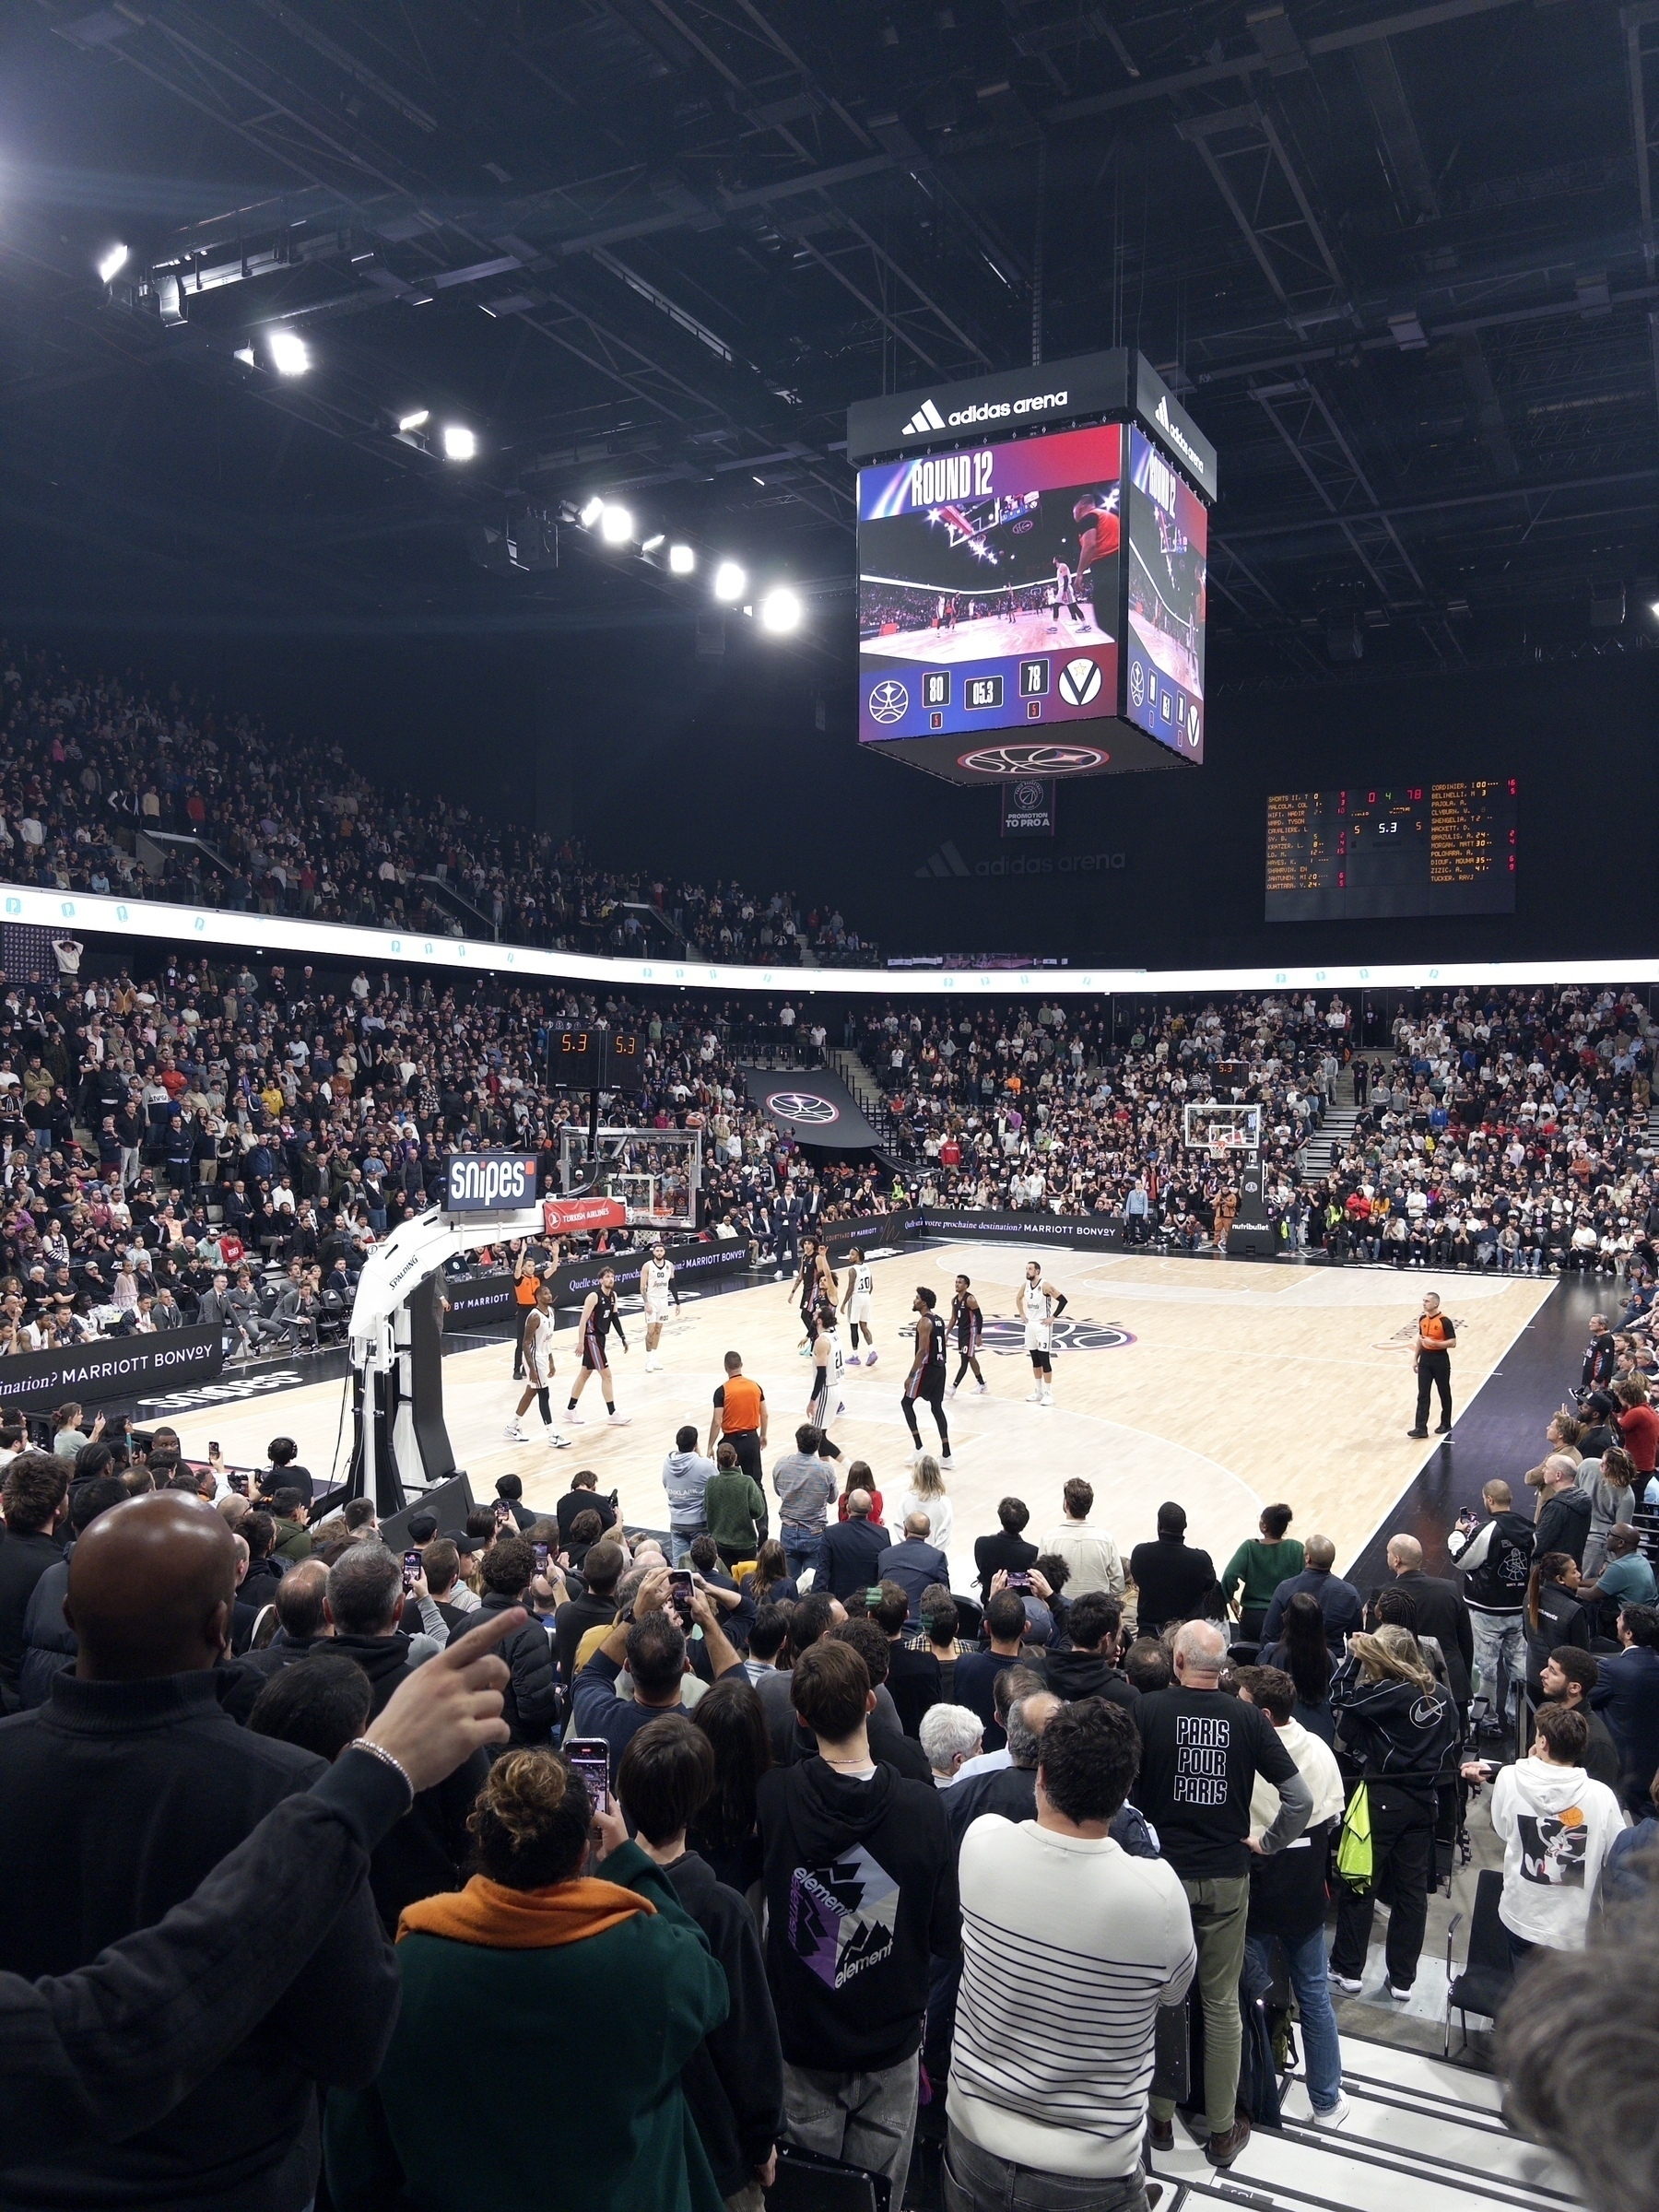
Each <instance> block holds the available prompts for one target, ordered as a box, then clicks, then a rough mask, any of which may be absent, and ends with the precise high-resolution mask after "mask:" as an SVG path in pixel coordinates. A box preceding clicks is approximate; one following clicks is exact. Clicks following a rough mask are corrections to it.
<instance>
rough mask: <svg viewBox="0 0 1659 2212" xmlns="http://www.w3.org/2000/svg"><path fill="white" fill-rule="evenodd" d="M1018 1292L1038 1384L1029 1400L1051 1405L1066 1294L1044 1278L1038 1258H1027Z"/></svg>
mask: <svg viewBox="0 0 1659 2212" xmlns="http://www.w3.org/2000/svg"><path fill="white" fill-rule="evenodd" d="M1015 1295H1016V1299H1017V1301H1018V1312H1019V1318H1020V1320H1021V1321H1022V1322H1024V1324H1025V1348H1026V1350H1027V1351H1028V1352H1030V1355H1031V1380H1032V1382H1034V1383H1035V1384H1036V1388H1035V1389H1034V1390H1033V1391H1032V1392H1031V1394H1030V1396H1029V1397H1028V1398H1027V1400H1026V1404H1027V1405H1028V1406H1052V1405H1053V1402H1054V1369H1053V1357H1052V1355H1053V1348H1054V1324H1055V1322H1056V1321H1057V1320H1058V1319H1059V1317H1060V1315H1061V1314H1062V1313H1064V1312H1065V1293H1064V1292H1063V1291H1059V1290H1056V1289H1055V1288H1054V1286H1053V1283H1045V1282H1044V1281H1043V1279H1042V1267H1041V1262H1039V1261H1037V1260H1028V1261H1027V1262H1026V1271H1025V1280H1024V1282H1023V1283H1021V1284H1020V1286H1019V1288H1018V1291H1017V1292H1016V1294H1015Z"/></svg>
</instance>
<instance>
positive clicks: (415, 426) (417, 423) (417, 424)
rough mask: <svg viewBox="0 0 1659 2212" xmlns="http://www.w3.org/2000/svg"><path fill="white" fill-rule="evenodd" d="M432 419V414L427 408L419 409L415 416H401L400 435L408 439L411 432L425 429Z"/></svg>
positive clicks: (399, 419)
mask: <svg viewBox="0 0 1659 2212" xmlns="http://www.w3.org/2000/svg"><path fill="white" fill-rule="evenodd" d="M431 419H432V417H431V412H430V410H429V408H427V407H417V408H416V410H415V412H414V414H413V415H400V416H399V417H398V418H397V428H398V431H399V434H400V435H401V436H403V437H407V436H408V434H409V432H410V431H411V430H422V429H425V428H426V426H427V424H428V423H429V422H430V421H431Z"/></svg>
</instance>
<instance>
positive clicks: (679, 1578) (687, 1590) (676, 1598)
mask: <svg viewBox="0 0 1659 2212" xmlns="http://www.w3.org/2000/svg"><path fill="white" fill-rule="evenodd" d="M668 1602H669V1604H670V1605H671V1606H673V1608H674V1611H675V1614H676V1616H677V1618H678V1620H679V1624H680V1626H681V1628H682V1629H688V1628H689V1627H690V1626H691V1570H690V1568H689V1567H671V1568H670V1569H669V1570H668Z"/></svg>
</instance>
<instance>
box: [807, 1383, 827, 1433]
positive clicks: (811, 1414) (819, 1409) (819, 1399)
mask: <svg viewBox="0 0 1659 2212" xmlns="http://www.w3.org/2000/svg"><path fill="white" fill-rule="evenodd" d="M829 1410H830V1385H829V1383H828V1382H825V1383H824V1385H823V1387H822V1388H821V1389H819V1390H815V1391H814V1392H813V1394H812V1395H811V1397H809V1398H808V1399H807V1401H806V1418H807V1419H808V1420H809V1421H810V1422H811V1423H812V1425H813V1427H814V1428H815V1429H827V1428H828V1427H829V1425H830V1424H829V1419H828V1418H827V1417H828V1415H829Z"/></svg>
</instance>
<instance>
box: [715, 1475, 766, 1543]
mask: <svg viewBox="0 0 1659 2212" xmlns="http://www.w3.org/2000/svg"><path fill="white" fill-rule="evenodd" d="M703 1522H704V1525H705V1526H706V1527H707V1529H708V1532H709V1534H710V1535H712V1537H713V1539H714V1541H715V1543H716V1544H726V1545H731V1546H733V1547H738V1546H741V1547H742V1548H743V1549H744V1550H745V1551H746V1552H747V1554H748V1556H749V1557H750V1558H751V1559H752V1558H753V1557H754V1555H755V1553H756V1552H757V1551H758V1550H759V1547H760V1546H761V1545H762V1544H763V1543H764V1542H765V1541H766V1526H767V1523H766V1496H765V1493H764V1491H762V1490H761V1488H760V1487H759V1484H758V1483H757V1482H756V1481H755V1479H754V1477H753V1476H750V1475H746V1474H745V1473H744V1471H743V1469H742V1468H741V1467H736V1468H735V1469H734V1470H733V1471H732V1472H731V1473H730V1474H729V1475H715V1476H712V1477H711V1478H710V1481H709V1483H708V1486H707V1488H705V1489H704V1491H703Z"/></svg>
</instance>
